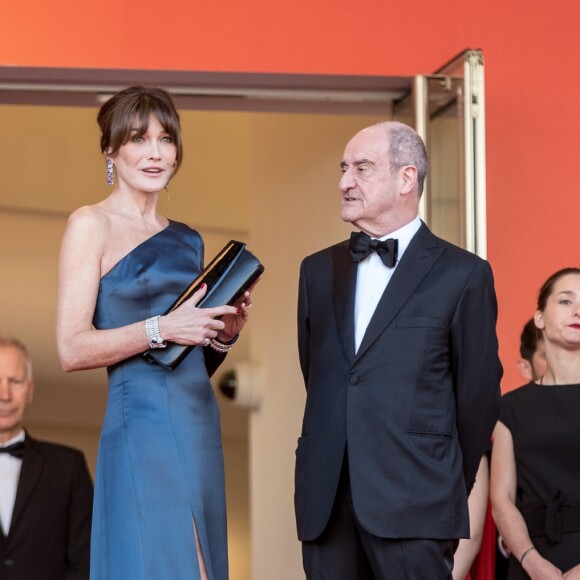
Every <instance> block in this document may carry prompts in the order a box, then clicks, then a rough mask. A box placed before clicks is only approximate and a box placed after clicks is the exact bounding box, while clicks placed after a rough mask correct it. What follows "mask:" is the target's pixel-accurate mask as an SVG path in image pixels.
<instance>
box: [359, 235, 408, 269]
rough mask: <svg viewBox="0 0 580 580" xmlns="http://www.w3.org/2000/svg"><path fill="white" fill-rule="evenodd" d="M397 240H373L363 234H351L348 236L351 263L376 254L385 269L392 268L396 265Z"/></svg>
mask: <svg viewBox="0 0 580 580" xmlns="http://www.w3.org/2000/svg"><path fill="white" fill-rule="evenodd" d="M398 247H399V240H397V239H394V238H389V239H388V240H384V241H380V240H374V239H372V238H371V237H370V236H368V235H367V234H365V233H364V232H353V233H352V234H351V235H350V255H351V256H352V260H353V262H360V261H361V260H364V259H365V258H366V257H367V256H368V255H369V254H371V253H372V252H376V253H377V254H378V255H379V258H380V259H381V260H382V262H383V264H384V265H385V266H387V268H394V267H395V264H396V263H397V251H398Z"/></svg>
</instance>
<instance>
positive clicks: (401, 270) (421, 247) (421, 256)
mask: <svg viewBox="0 0 580 580" xmlns="http://www.w3.org/2000/svg"><path fill="white" fill-rule="evenodd" d="M444 251H445V248H444V247H443V246H441V245H439V243H438V241H437V238H436V237H435V236H434V235H433V234H432V233H431V232H430V231H429V229H428V228H427V226H426V225H425V224H422V225H421V228H420V229H419V231H418V232H417V234H416V235H415V237H414V238H413V239H412V240H411V243H410V244H409V247H408V248H407V250H406V251H405V253H404V254H403V258H402V259H401V261H400V263H399V264H398V265H397V267H396V269H395V271H394V273H393V276H392V278H391V280H390V281H389V284H388V285H387V287H386V289H385V292H384V293H383V295H382V297H381V299H380V300H379V303H378V305H377V308H376V310H375V312H374V314H373V316H372V318H371V320H370V322H369V325H368V327H367V330H366V332H365V335H364V337H363V340H362V343H361V345H360V348H359V350H358V353H357V356H356V358H357V359H358V358H360V357H361V356H363V355H364V353H365V352H366V351H367V350H368V348H369V347H370V346H371V345H372V344H373V342H375V340H377V338H378V337H379V335H380V334H381V333H382V332H383V330H384V329H385V328H386V327H387V326H388V325H389V324H390V323H391V322H392V320H393V318H394V317H395V316H396V315H397V313H398V312H399V310H400V309H401V308H402V307H403V306H404V304H405V303H406V302H407V300H408V299H409V298H410V297H411V295H412V294H413V292H414V291H415V289H416V288H417V286H419V284H420V283H421V281H422V280H423V278H424V277H425V276H426V275H427V273H428V272H429V270H430V269H431V268H432V266H433V264H435V262H436V261H437V260H438V259H439V256H441V254H442V253H443V252H444Z"/></svg>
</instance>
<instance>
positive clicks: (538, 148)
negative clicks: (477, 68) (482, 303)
mask: <svg viewBox="0 0 580 580" xmlns="http://www.w3.org/2000/svg"><path fill="white" fill-rule="evenodd" d="M579 34H580V3H578V2H574V1H573V0H534V1H533V2H530V0H510V1H508V2H506V1H505V0H481V1H480V2H479V3H477V2H471V3H469V5H468V3H467V2H465V0H438V1H437V2H433V1H432V0H406V1H405V2H394V1H393V0H370V1H365V0H360V1H359V2H353V1H352V0H350V1H347V0H333V1H332V2H330V1H329V0H317V1H316V2H312V0H292V2H289V1H286V2H284V1H280V2H272V1H271V0H246V1H244V0H241V1H240V0H237V1H236V0H222V1H221V2H209V1H205V2H203V1H201V0H198V1H197V2H193V1H192V0H173V1H168V2H165V3H159V2H152V1H151V0H138V1H137V0H124V1H123V2H118V1H114V2H113V1H112V0H103V1H101V2H99V3H92V5H89V2H87V1H86V0H85V1H79V0H57V2H56V3H46V2H41V1H40V0H32V2H28V3H24V4H22V3H20V4H19V3H11V4H10V6H9V7H8V6H4V7H3V8H2V19H1V22H0V64H13V65H19V66H58V67H104V68H151V69H175V70H213V71H232V72H235V71H247V72H295V73H335V74H367V75H368V74H377V75H411V74H416V73H428V72H431V71H433V70H434V69H436V68H437V67H439V66H440V65H441V64H443V63H444V62H445V61H447V60H448V59H449V58H450V57H452V56H454V55H455V54H456V53H458V52H460V51H461V50H463V49H464V48H482V49H483V51H484V54H485V58H486V99H487V101H486V102H487V160H488V162H487V170H488V173H487V178H488V224H489V259H490V261H491V263H492V266H493V268H494V271H495V276H496V284H497V291H498V297H499V301H500V319H499V333H500V341H501V355H502V359H503V361H504V365H505V368H506V374H505V380H504V390H507V389H511V388H513V387H515V386H517V385H519V384H520V383H521V380H520V379H519V376H518V374H517V371H516V370H515V360H516V358H517V345H518V335H519V331H520V328H521V326H522V325H523V323H524V322H525V320H526V319H527V318H528V317H529V316H530V315H531V314H532V312H533V309H534V306H535V296H536V292H537V289H538V288H539V286H540V284H541V283H542V281H543V280H544V279H545V278H546V277H547V276H548V275H549V274H550V273H552V272H553V271H555V270H556V269H558V268H560V267H563V266H567V265H575V266H580V255H579V251H578V235H577V229H576V227H577V222H578V216H579V213H580V212H579V211H578V201H577V193H576V183H575V181H576V167H577V166H580V163H579V162H578V161H577V160H576V156H577V155H579V154H580V146H579V145H578V141H577V137H576V136H577V135H580V114H578V111H577V108H578V97H579V96H580V73H579V70H580V66H579V65H580V49H579V48H578V45H577V37H578V36H579ZM476 330H477V329H474V331H476Z"/></svg>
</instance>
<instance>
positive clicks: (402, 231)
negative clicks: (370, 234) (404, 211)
mask: <svg viewBox="0 0 580 580" xmlns="http://www.w3.org/2000/svg"><path fill="white" fill-rule="evenodd" d="M420 227H421V218H420V217H419V216H418V215H417V216H415V218H414V219H413V220H411V221H410V222H409V223H408V224H406V225H404V226H403V227H402V228H399V229H398V230H395V231H394V232H391V233H390V234H387V235H386V236H383V237H382V238H378V239H379V240H381V241H383V240H388V239H389V238H396V239H397V240H399V243H398V253H397V256H398V257H397V262H400V261H401V258H402V256H403V254H404V253H405V250H406V249H407V247H408V246H409V244H410V243H411V240H412V239H413V237H414V236H415V234H416V233H417V232H418V231H419V228H420Z"/></svg>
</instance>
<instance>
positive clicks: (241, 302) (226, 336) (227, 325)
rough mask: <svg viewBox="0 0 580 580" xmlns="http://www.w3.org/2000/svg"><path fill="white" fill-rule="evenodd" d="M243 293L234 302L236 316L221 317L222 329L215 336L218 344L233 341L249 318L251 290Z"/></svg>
mask: <svg viewBox="0 0 580 580" xmlns="http://www.w3.org/2000/svg"><path fill="white" fill-rule="evenodd" d="M252 289H253V287H252V288H251V289H250V290H247V291H246V292H244V295H243V296H241V297H240V298H239V299H238V300H236V302H235V304H234V306H235V307H236V308H237V311H238V312H237V313H236V314H233V315H232V314H228V315H226V316H224V317H223V319H222V320H223V322H224V328H223V330H221V331H220V332H218V334H217V339H218V340H219V341H220V342H230V341H231V340H233V339H234V338H235V337H236V336H237V335H238V334H240V332H241V331H242V329H243V328H244V326H245V324H246V322H248V320H249V318H250V312H249V310H250V308H251V307H252V294H251V290H252Z"/></svg>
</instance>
